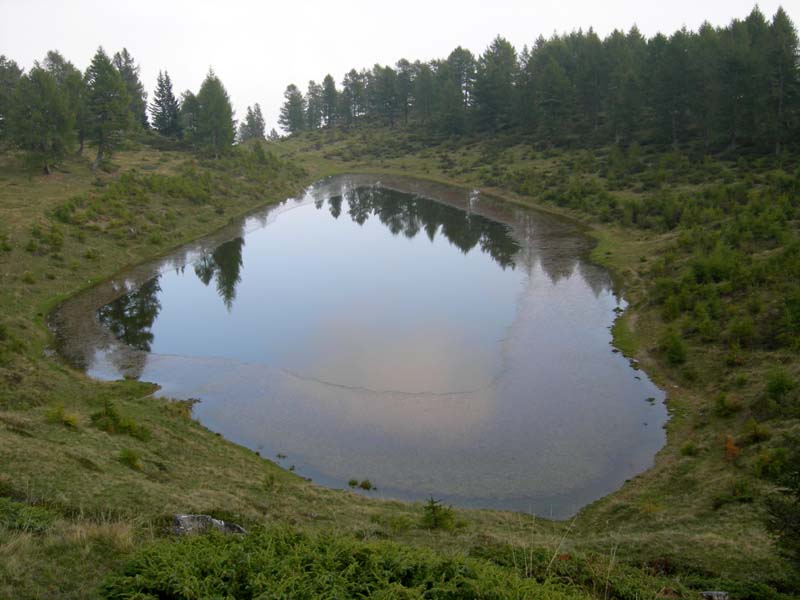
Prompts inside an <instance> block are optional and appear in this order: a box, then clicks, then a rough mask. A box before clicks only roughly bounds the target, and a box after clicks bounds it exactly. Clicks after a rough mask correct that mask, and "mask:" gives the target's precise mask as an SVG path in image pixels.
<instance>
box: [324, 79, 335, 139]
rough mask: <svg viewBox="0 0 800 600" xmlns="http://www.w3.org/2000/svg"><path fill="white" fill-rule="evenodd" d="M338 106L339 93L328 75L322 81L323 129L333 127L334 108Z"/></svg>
mask: <svg viewBox="0 0 800 600" xmlns="http://www.w3.org/2000/svg"><path fill="white" fill-rule="evenodd" d="M338 104H339V92H338V90H337V89H336V81H334V79H333V77H331V76H330V74H328V75H325V79H323V80H322V121H323V123H324V124H325V127H333V125H334V124H335V123H336V108H337V106H338Z"/></svg>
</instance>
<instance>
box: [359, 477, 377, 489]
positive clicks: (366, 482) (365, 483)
mask: <svg viewBox="0 0 800 600" xmlns="http://www.w3.org/2000/svg"><path fill="white" fill-rule="evenodd" d="M358 487H360V488H361V489H362V490H371V489H373V487H374V486H373V485H372V482H371V481H370V480H369V479H363V480H362V481H361V483H359V484H358Z"/></svg>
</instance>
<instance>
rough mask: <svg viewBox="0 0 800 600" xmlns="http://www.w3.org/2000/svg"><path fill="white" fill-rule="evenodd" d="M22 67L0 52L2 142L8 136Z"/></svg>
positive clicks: (0, 139)
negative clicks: (7, 130)
mask: <svg viewBox="0 0 800 600" xmlns="http://www.w3.org/2000/svg"><path fill="white" fill-rule="evenodd" d="M20 77H22V69H20V68H19V67H18V66H17V63H15V62H14V61H13V60H11V59H8V58H6V57H5V56H4V55H2V54H0V142H2V141H3V139H4V137H5V136H6V129H7V127H8V112H9V110H10V109H11V104H12V100H13V97H14V88H16V87H17V82H18V81H19V78H20Z"/></svg>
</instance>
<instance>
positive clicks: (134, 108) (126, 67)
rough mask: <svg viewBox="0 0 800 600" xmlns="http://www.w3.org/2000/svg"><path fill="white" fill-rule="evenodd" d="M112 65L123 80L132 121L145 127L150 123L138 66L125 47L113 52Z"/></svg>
mask: <svg viewBox="0 0 800 600" xmlns="http://www.w3.org/2000/svg"><path fill="white" fill-rule="evenodd" d="M114 67H116V69H117V71H119V74H120V76H121V77H122V81H124V82H125V89H126V90H127V91H128V100H129V104H128V110H129V111H130V114H131V118H132V119H133V122H134V123H135V124H137V125H141V126H142V127H144V128H145V129H146V128H148V127H149V126H150V124H149V123H148V121H147V92H146V91H144V86H143V85H142V82H141V80H140V79H139V66H138V65H137V64H136V63H135V62H134V60H133V57H132V56H131V55H130V53H129V52H128V50H127V48H123V49H122V52H117V53H116V54H114Z"/></svg>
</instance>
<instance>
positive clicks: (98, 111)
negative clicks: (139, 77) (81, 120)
mask: <svg viewBox="0 0 800 600" xmlns="http://www.w3.org/2000/svg"><path fill="white" fill-rule="evenodd" d="M86 85H87V94H86V118H87V137H88V138H89V139H90V140H91V141H92V142H94V144H95V145H96V146H97V157H96V158H95V160H94V162H93V163H92V168H93V169H96V168H97V167H98V166H99V165H100V162H101V161H102V160H103V159H104V158H105V157H106V156H107V155H108V154H109V153H111V152H113V150H114V149H115V148H116V146H117V145H118V144H119V142H120V140H121V139H122V136H123V134H124V132H125V130H126V129H127V126H128V122H129V119H128V108H129V105H130V100H129V98H128V93H127V91H126V89H125V82H123V81H122V77H121V76H120V74H119V71H117V69H115V68H114V65H113V64H111V61H110V60H109V58H108V55H107V54H106V53H105V52H104V51H103V49H102V48H98V50H97V53H96V54H95V55H94V58H93V59H92V63H91V64H90V65H89V68H88V69H87V71H86Z"/></svg>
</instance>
